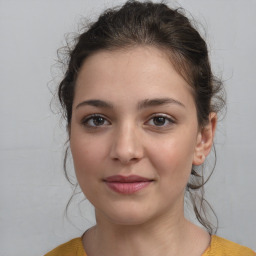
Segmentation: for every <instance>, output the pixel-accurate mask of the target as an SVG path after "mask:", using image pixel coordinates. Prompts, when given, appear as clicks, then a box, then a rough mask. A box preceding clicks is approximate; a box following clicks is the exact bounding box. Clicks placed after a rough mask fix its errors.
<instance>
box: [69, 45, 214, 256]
mask: <svg viewBox="0 0 256 256" xmlns="http://www.w3.org/2000/svg"><path fill="white" fill-rule="evenodd" d="M156 99H157V101H156ZM163 99H164V100H163ZM95 100H97V101H95ZM152 100H154V101H152ZM99 101H100V102H99ZM148 102H151V104H148ZM160 103H161V104H160ZM93 114H94V115H95V114H97V116H96V117H95V116H93V117H92V116H91V115H93ZM215 126H216V115H215V114H214V113H211V114H210V115H209V123H208V125H206V126H205V127H199V125H198V120H197V114H196V106H195V102H194V99H193V96H192V92H191V87H190V86H189V85H188V84H187V83H186V81H185V80H184V79H183V78H182V76H180V75H179V73H177V71H176V70H175V68H174V67H173V65H172V63H171V62H170V60H169V59H168V58H167V56H166V54H165V53H164V52H163V51H160V50H158V49H157V48H153V47H136V48H132V49H125V50H115V51H100V52H98V53H96V54H94V55H92V56H90V57H89V58H88V59H86V60H85V62H84V64H83V66H82V68H81V70H80V72H79V75H78V78H77V83H76V89H75V96H74V103H73V110H72V120H71V125H70V146H71V151H72V155H73V160H74V166H75V170H76V175H77V179H78V182H79V185H80V187H81V189H82V191H83V193H84V194H85V196H86V198H87V199H88V200H89V201H90V202H91V203H92V204H93V205H94V207H95V213H96V220H97V225H96V226H95V227H93V228H92V229H90V230H89V231H88V232H86V233H85V235H84V237H83V243H84V247H85V250H86V252H87V254H88V255H89V256H98V255H103V254H104V256H108V255H123V256H126V255H134V256H136V255H149V256H151V255H169V256H171V255H176V256H177V255H192V256H193V255H201V254H202V253H203V251H204V250H205V249H206V248H207V247H208V245H209V242H210V236H209V234H208V233H206V232H205V231H204V230H202V229H201V228H198V227H197V226H195V225H194V224H192V223H190V222H189V221H187V220H186V219H185V218H184V206H183V205H184V191H185V188H186V184H187V182H188V179H189V176H190V173H191V167H192V164H194V165H200V164H202V163H203V161H204V159H205V157H206V156H207V155H208V154H209V152H210V149H211V146H212V141H213V137H214V131H215ZM112 175H123V176H129V175H139V176H142V177H145V178H148V179H150V180H152V182H151V183H150V185H149V186H147V187H145V188H144V189H142V190H140V191H137V192H136V193H133V194H130V195H124V194H120V193H117V192H115V191H113V190H111V189H110V188H109V187H108V186H107V185H106V182H104V179H105V178H106V177H109V176H112Z"/></svg>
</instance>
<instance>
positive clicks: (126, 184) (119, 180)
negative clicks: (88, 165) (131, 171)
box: [104, 175, 153, 194]
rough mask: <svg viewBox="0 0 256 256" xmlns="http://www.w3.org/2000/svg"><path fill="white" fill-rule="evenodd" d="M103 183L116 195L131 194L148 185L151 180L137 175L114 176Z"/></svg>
mask: <svg viewBox="0 0 256 256" xmlns="http://www.w3.org/2000/svg"><path fill="white" fill-rule="evenodd" d="M104 182H105V183H106V185H107V186H108V187H109V188H110V189H111V190H114V191H115V192H117V193H121V194H133V193H135V192H137V191H139V190H141V189H143V188H145V187H147V186H148V185H150V184H151V183H152V182H153V180H150V179H147V178H144V177H140V176H137V175H131V176H121V175H114V176H110V177H107V178H106V179H104Z"/></svg>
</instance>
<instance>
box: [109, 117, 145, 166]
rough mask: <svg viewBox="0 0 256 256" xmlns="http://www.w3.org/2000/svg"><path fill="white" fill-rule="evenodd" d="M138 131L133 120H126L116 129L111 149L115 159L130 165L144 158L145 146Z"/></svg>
mask: <svg viewBox="0 0 256 256" xmlns="http://www.w3.org/2000/svg"><path fill="white" fill-rule="evenodd" d="M138 130H139V128H138V127H137V125H136V124H135V123H134V122H132V121H131V120H126V121H124V122H123V123H121V124H120V125H118V126H117V127H116V129H115V132H114V136H113V137H114V139H113V143H112V148H111V157H112V158H113V159H115V160H119V161H120V162H122V163H129V162H130V161H131V160H138V159H140V158H141V157H142V155H143V146H142V144H141V140H140V138H139V131H138Z"/></svg>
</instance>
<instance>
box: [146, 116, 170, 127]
mask: <svg viewBox="0 0 256 256" xmlns="http://www.w3.org/2000/svg"><path fill="white" fill-rule="evenodd" d="M147 123H148V124H149V125H152V126H157V127H166V126H169V125H172V124H174V123H175V122H174V120H173V119H172V118H171V117H169V116H167V115H164V114H155V115H154V116H153V117H151V118H150V119H149V121H148V122H147Z"/></svg>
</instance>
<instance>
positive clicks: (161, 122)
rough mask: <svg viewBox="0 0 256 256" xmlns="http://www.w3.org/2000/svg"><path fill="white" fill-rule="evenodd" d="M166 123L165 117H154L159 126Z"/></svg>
mask: <svg viewBox="0 0 256 256" xmlns="http://www.w3.org/2000/svg"><path fill="white" fill-rule="evenodd" d="M164 123H165V117H161V116H160V117H154V124H155V125H158V126H160V125H164Z"/></svg>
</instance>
